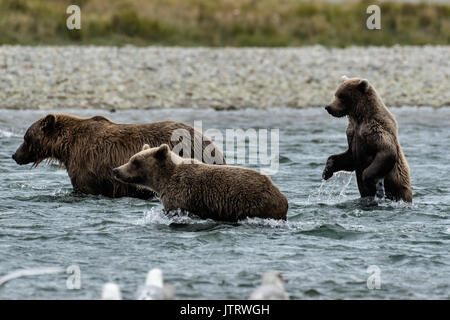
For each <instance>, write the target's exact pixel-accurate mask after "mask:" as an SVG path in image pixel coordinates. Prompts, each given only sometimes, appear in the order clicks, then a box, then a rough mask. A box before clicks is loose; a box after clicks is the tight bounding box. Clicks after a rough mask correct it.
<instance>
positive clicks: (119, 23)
mask: <svg viewBox="0 0 450 320" xmlns="http://www.w3.org/2000/svg"><path fill="white" fill-rule="evenodd" d="M70 4H78V5H79V6H80V7H81V26H82V29H81V30H68V29H67V28H66V19H67V17H68V14H66V8H67V6H68V5H70ZM370 4H378V5H379V6H380V8H381V26H382V30H367V29H366V27H365V23H366V19H367V17H368V14H366V8H367V7H368V6H369V5H370ZM449 43H450V5H448V4H447V5H446V4H429V3H417V4H412V3H394V2H381V3H379V2H378V1H375V0H373V1H350V2H343V3H325V2H321V1H314V2H310V1H299V0H120V1H119V0H0V44H25V45H28V44H29V45H37V44H56V45H59V44H101V45H124V44H134V45H153V44H159V45H180V46H302V45H314V44H322V45H326V46H338V47H344V46H349V45H387V46H389V45H394V44H403V45H423V44H449Z"/></svg>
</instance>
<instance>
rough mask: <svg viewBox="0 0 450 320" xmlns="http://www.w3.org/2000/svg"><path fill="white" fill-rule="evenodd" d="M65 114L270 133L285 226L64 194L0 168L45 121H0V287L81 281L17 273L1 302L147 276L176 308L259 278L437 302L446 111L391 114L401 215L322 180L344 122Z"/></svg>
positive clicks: (308, 294) (29, 116)
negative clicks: (400, 169) (154, 272)
mask: <svg viewBox="0 0 450 320" xmlns="http://www.w3.org/2000/svg"><path fill="white" fill-rule="evenodd" d="M66 112H69V113H73V114H76V115H79V116H83V117H84V116H91V115H95V114H105V115H107V116H108V117H109V118H111V119H113V120H115V121H117V122H133V123H138V122H151V121H158V120H163V119H169V118H170V119H175V120H181V121H184V122H187V123H189V124H193V123H194V120H203V130H205V129H208V128H218V129H220V130H222V131H223V132H225V129H226V128H243V129H246V128H279V129H280V154H281V157H280V168H279V172H278V173H277V174H276V175H274V176H272V179H273V181H274V182H275V184H276V185H277V186H278V187H279V188H280V189H281V191H282V192H283V193H284V194H285V195H286V197H287V198H288V200H289V212H288V221H287V222H275V221H270V220H267V221H264V220H259V219H251V220H246V221H242V222H239V223H238V224H225V223H218V222H214V221H210V220H206V221H205V220H199V219H195V218H187V217H172V218H169V217H166V216H165V215H164V214H163V212H162V206H161V205H160V204H159V203H158V201H157V200H154V201H143V200H138V199H132V198H121V199H108V198H104V197H97V196H79V195H75V194H72V187H71V184H70V181H69V178H68V176H67V174H66V172H65V171H64V170H63V169H60V168H59V167H58V166H57V165H55V164H41V165H40V166H39V167H37V168H35V169H31V167H30V166H29V165H27V166H18V165H16V164H15V162H14V161H13V160H12V159H11V155H12V153H13V152H14V151H15V149H16V148H17V146H18V145H19V144H20V143H21V141H22V136H23V134H24V132H25V130H26V128H27V127H28V126H29V125H30V124H31V123H32V122H34V121H36V120H37V119H39V118H40V117H41V116H43V115H45V114H46V113H47V112H46V111H8V110H0V277H1V276H2V275H5V274H8V273H10V272H12V271H15V270H17V269H23V268H42V267H61V268H64V270H65V269H66V268H67V267H69V266H71V265H77V266H79V268H80V270H81V289H79V290H69V289H67V287H66V280H67V278H68V275H67V274H66V273H65V272H64V273H60V274H54V275H42V276H29V277H22V278H19V279H16V280H12V281H10V282H8V283H6V284H5V285H3V286H1V287H0V298H1V299H20V298H24V299H37V298H43V299H63V298H66V299H97V298H99V296H100V291H101V287H102V285H103V284H104V283H105V282H108V281H114V282H116V283H118V284H119V285H120V287H121V289H122V294H123V297H124V298H126V299H132V298H135V295H136V290H137V288H138V286H139V285H141V284H142V283H143V282H144V281H145V276H146V273H147V271H148V270H149V269H150V268H153V267H159V268H161V269H162V270H163V272H164V275H165V280H166V282H168V283H170V284H172V285H173V286H174V287H175V290H176V295H177V298H181V299H200V298H202V299H213V298H215V299H242V298H247V297H248V296H249V294H250V293H251V291H252V289H253V288H254V287H255V286H257V285H259V283H260V275H261V274H262V273H263V272H264V271H266V270H270V269H277V270H280V271H281V272H282V273H283V274H284V276H285V277H286V278H288V279H289V282H288V283H287V284H286V289H287V291H288V292H289V294H290V295H291V297H292V298H295V299H311V298H316V299H351V298H356V299H372V298H377V299H387V298H406V299H415V298H438V299H449V298H450V253H449V251H450V218H449V216H450V195H449V191H450V182H449V169H450V163H449V160H450V159H449V141H450V129H449V128H450V109H449V108H444V109H439V110H433V109H431V108H398V109H393V110H392V112H393V113H394V115H395V116H396V119H397V121H398V123H399V128H400V133H399V134H400V141H401V144H402V147H403V150H404V153H405V155H406V157H407V160H408V162H409V165H410V168H411V182H412V186H413V194H414V202H413V204H405V203H393V202H390V201H378V203H376V204H369V203H366V202H364V201H361V200H360V199H359V194H358V192H357V186H356V181H355V176H354V174H353V175H351V174H348V173H344V172H343V173H340V174H338V175H337V176H335V177H333V178H332V179H330V180H329V181H327V182H326V183H324V182H322V180H321V173H322V170H323V166H324V164H325V161H326V159H327V157H328V156H329V155H330V154H332V153H337V152H340V151H344V150H345V148H346V138H345V127H346V120H345V119H334V118H331V117H330V116H329V115H327V114H326V112H325V111H323V110H321V109H304V110H292V109H269V110H264V111H255V110H242V111H221V112H220V111H214V110H152V111H118V112H116V113H111V114H108V113H107V112H105V111H100V110H89V111H80V110H67V111H66ZM371 265H376V266H378V267H379V269H380V271H381V275H380V276H381V289H379V290H369V289H368V288H367V285H366V281H367V278H368V276H370V274H369V273H367V268H368V267H369V266H371Z"/></svg>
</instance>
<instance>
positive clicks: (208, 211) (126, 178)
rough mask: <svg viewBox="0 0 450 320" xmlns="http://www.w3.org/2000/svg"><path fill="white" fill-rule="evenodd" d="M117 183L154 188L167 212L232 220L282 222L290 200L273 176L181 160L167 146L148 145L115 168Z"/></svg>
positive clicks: (243, 169)
mask: <svg viewBox="0 0 450 320" xmlns="http://www.w3.org/2000/svg"><path fill="white" fill-rule="evenodd" d="M113 174H114V176H115V177H116V179H118V180H119V181H122V182H125V183H130V184H133V185H136V186H138V187H141V188H144V189H149V190H151V191H154V192H155V193H156V194H157V195H158V196H159V198H160V200H161V202H162V204H163V206H164V209H165V210H166V211H167V212H170V211H174V210H179V209H181V210H182V211H186V212H188V213H191V214H195V215H197V216H199V217H200V218H203V219H214V220H218V221H228V222H236V221H238V220H241V219H245V218H247V217H259V218H271V219H283V220H286V213H287V210H288V202H287V199H286V197H285V196H284V195H283V194H282V193H281V192H280V190H279V189H278V188H277V187H276V186H275V185H274V184H273V183H272V181H271V179H270V178H269V177H268V176H266V175H263V174H261V173H259V172H258V171H256V170H253V169H247V168H242V167H234V166H228V165H223V166H217V165H209V164H204V163H201V162H199V161H197V160H195V159H185V158H181V157H180V156H178V155H176V154H175V153H173V152H172V151H171V150H170V148H169V146H168V145H166V144H162V145H161V146H160V147H156V148H150V147H149V146H148V145H144V147H143V149H142V151H141V152H139V153H137V154H135V155H134V156H132V157H131V159H130V160H129V161H128V163H126V164H124V165H122V166H120V167H118V168H115V169H113Z"/></svg>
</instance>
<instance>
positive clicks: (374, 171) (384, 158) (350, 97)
mask: <svg viewBox="0 0 450 320" xmlns="http://www.w3.org/2000/svg"><path fill="white" fill-rule="evenodd" d="M326 109H327V111H328V112H329V113H330V114H331V115H333V116H335V117H343V116H348V120H349V124H348V127H347V141H348V145H349V148H348V150H347V151H345V152H343V153H341V154H337V155H332V156H330V157H329V158H328V161H327V165H326V167H325V170H324V173H323V177H324V178H325V179H328V178H329V177H331V176H332V175H333V173H334V172H336V171H340V170H345V171H353V170H355V171H356V177H357V181H358V188H359V191H360V194H361V196H363V197H365V196H374V194H375V189H376V187H375V184H376V183H377V181H379V179H383V178H384V190H385V195H386V197H387V198H390V199H393V200H403V201H406V202H411V201H412V189H411V184H410V177H409V166H408V163H407V162H406V158H405V156H404V154H403V152H402V149H401V147H400V143H399V140H398V127H397V122H396V121H395V119H394V117H393V116H392V114H391V113H390V112H389V110H388V109H387V108H386V106H385V105H384V103H383V101H382V100H381V98H380V97H379V95H378V93H377V92H376V90H375V89H374V88H373V87H372V86H371V85H370V84H369V83H368V81H367V80H365V79H358V78H353V79H348V78H347V79H344V81H343V83H342V84H341V85H340V86H339V87H338V89H337V91H336V93H335V98H334V100H333V101H332V103H331V104H330V105H329V106H327V107H326Z"/></svg>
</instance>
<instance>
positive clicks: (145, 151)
mask: <svg viewBox="0 0 450 320" xmlns="http://www.w3.org/2000/svg"><path fill="white" fill-rule="evenodd" d="M178 158H179V157H178V156H176V155H175V153H173V152H172V151H170V148H169V146H168V145H167V144H162V145H161V146H159V147H156V148H150V147H149V146H148V145H147V144H145V145H144V146H143V148H142V151H141V152H139V153H137V154H135V155H134V156H132V157H131V158H130V160H129V161H128V162H127V163H125V164H124V165H122V166H120V167H118V168H114V169H113V171H112V172H113V175H114V177H115V178H116V179H117V180H119V181H121V182H125V183H130V184H134V185H137V186H139V187H142V188H146V189H150V190H151V191H153V192H156V193H159V192H160V190H161V185H162V184H163V183H164V181H165V180H166V179H167V178H170V175H171V172H172V170H173V168H174V167H175V165H176V164H177V161H180V160H178ZM180 159H181V158H180Z"/></svg>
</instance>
